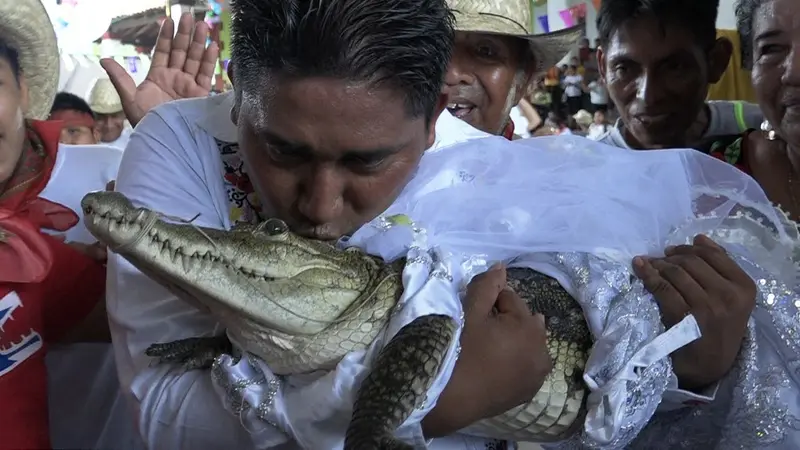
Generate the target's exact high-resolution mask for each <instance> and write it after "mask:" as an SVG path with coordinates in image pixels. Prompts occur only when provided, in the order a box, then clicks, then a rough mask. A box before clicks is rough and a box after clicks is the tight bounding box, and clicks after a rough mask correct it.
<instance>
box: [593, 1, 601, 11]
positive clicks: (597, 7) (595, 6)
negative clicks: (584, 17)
mask: <svg viewBox="0 0 800 450" xmlns="http://www.w3.org/2000/svg"><path fill="white" fill-rule="evenodd" d="M602 1H603V0H592V4H594V9H595V10H597V11H600V3H601V2H602Z"/></svg>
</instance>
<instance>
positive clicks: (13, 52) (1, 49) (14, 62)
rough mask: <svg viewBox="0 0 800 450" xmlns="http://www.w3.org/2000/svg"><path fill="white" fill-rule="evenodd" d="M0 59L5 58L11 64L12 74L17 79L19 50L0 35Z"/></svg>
mask: <svg viewBox="0 0 800 450" xmlns="http://www.w3.org/2000/svg"><path fill="white" fill-rule="evenodd" d="M0 59H2V60H5V61H6V62H7V63H8V65H9V66H11V70H12V71H13V72H14V76H15V77H16V78H17V80H19V74H20V66H19V52H18V51H17V49H15V48H14V47H12V46H11V45H9V44H8V42H6V40H5V39H3V38H2V37H0Z"/></svg>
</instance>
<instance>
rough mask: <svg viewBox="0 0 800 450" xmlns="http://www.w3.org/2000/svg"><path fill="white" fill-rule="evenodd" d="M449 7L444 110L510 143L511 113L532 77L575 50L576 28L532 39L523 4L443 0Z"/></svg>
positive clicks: (527, 9)
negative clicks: (451, 43)
mask: <svg viewBox="0 0 800 450" xmlns="http://www.w3.org/2000/svg"><path fill="white" fill-rule="evenodd" d="M448 5H449V6H450V8H451V9H452V10H453V14H454V15H455V18H456V44H455V49H454V51H453V58H452V59H451V60H450V65H449V66H448V67H447V76H446V77H445V90H446V92H447V93H448V94H449V96H450V97H449V100H448V104H447V109H448V111H450V113H452V114H453V115H454V116H456V117H458V118H459V119H461V120H464V121H466V122H467V123H469V124H470V125H472V126H473V127H475V128H477V129H479V130H481V131H484V132H486V133H489V134H495V135H502V136H504V137H506V138H508V139H512V138H513V136H514V123H513V122H512V121H511V119H510V117H509V113H510V111H511V108H513V107H514V106H516V105H517V103H519V101H520V99H522V98H523V96H524V95H525V93H526V92H527V90H528V86H529V85H530V84H531V82H532V81H533V78H534V75H536V74H539V73H544V72H545V70H547V69H548V68H549V67H552V66H553V65H554V64H555V63H557V62H558V61H559V60H560V59H561V58H563V57H564V55H566V54H567V52H569V49H570V48H571V47H573V46H575V43H576V42H577V40H578V38H579V37H580V34H581V30H580V27H573V28H567V29H563V30H559V31H554V32H550V33H545V34H541V35H535V34H533V32H532V31H531V29H530V27H531V24H532V14H531V3H530V2H529V1H527V0H496V1H488V0H487V1H486V2H485V3H481V2H477V1H473V0H466V1H465V0H448ZM552 25H553V27H554V28H555V23H553V24H552Z"/></svg>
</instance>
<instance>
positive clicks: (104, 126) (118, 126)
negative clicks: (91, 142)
mask: <svg viewBox="0 0 800 450" xmlns="http://www.w3.org/2000/svg"><path fill="white" fill-rule="evenodd" d="M124 127H125V113H124V112H122V111H120V112H117V113H113V114H97V131H99V132H100V141H101V142H114V141H116V140H117V139H119V137H120V136H121V135H122V130H123V128H124Z"/></svg>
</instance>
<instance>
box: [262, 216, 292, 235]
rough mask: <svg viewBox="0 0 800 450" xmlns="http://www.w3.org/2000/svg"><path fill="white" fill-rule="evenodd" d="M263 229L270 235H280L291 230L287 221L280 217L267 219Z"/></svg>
mask: <svg viewBox="0 0 800 450" xmlns="http://www.w3.org/2000/svg"><path fill="white" fill-rule="evenodd" d="M261 229H262V230H263V231H264V232H265V233H267V234H268V235H270V236H279V235H281V234H284V233H288V232H289V227H288V226H287V225H286V222H284V221H282V220H280V219H267V221H266V222H264V223H263V224H262V226H261Z"/></svg>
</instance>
